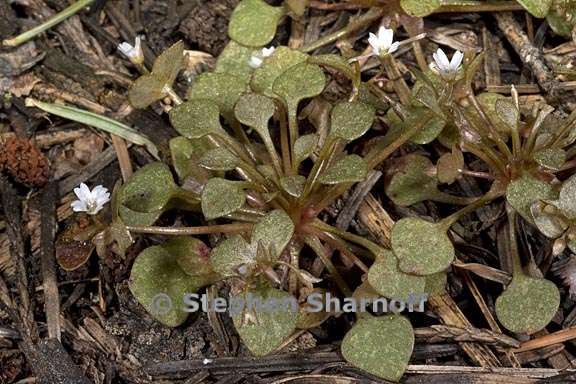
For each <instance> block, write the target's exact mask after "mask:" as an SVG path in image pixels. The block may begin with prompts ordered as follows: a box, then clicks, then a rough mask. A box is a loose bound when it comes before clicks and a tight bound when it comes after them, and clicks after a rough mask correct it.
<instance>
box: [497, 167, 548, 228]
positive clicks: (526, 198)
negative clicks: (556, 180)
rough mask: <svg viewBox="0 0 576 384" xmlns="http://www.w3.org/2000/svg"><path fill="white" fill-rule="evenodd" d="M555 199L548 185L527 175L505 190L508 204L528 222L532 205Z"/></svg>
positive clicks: (530, 219)
mask: <svg viewBox="0 0 576 384" xmlns="http://www.w3.org/2000/svg"><path fill="white" fill-rule="evenodd" d="M555 197H556V196H555V193H554V190H553V188H552V186H551V185H550V183H546V182H544V181H541V180H538V179H535V178H534V177H532V176H530V175H527V174H526V175H524V176H522V177H521V178H519V179H516V180H513V181H512V182H511V183H510V184H508V188H507V189H506V199H507V200H508V203H510V205H512V207H513V208H514V209H515V210H516V211H517V212H518V213H519V214H520V215H521V216H522V217H523V218H524V219H526V220H527V221H529V222H532V215H531V213H530V207H531V206H532V204H534V203H535V202H536V201H539V200H551V199H554V198H555Z"/></svg>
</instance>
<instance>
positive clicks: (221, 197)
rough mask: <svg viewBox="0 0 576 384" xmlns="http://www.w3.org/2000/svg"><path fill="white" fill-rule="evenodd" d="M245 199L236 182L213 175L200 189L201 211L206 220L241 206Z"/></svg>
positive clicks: (244, 194)
mask: <svg viewBox="0 0 576 384" xmlns="http://www.w3.org/2000/svg"><path fill="white" fill-rule="evenodd" d="M245 200H246V193H245V192H244V191H243V190H242V189H241V188H240V187H239V185H238V182H235V181H230V180H226V179H221V178H219V177H214V178H212V179H210V180H209V181H208V182H207V183H206V185H205V186H204V190H203V191H202V213H204V217H205V218H206V220H213V219H217V218H219V217H222V216H226V215H227V214H229V213H232V212H234V211H236V210H238V209H239V208H242V206H243V205H244V201H245Z"/></svg>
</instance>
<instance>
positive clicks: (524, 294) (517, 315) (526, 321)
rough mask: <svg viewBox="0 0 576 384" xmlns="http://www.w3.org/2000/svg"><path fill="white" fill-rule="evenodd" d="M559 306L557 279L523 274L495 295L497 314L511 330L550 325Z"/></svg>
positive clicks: (519, 330) (535, 328) (529, 329)
mask: <svg viewBox="0 0 576 384" xmlns="http://www.w3.org/2000/svg"><path fill="white" fill-rule="evenodd" d="M559 306H560V292H559V291H558V288H557V287H556V285H554V283H552V282H550V281H548V280H545V279H534V278H531V277H527V276H521V277H519V278H518V277H516V278H514V279H512V282H511V283H510V285H509V286H508V287H507V288H506V290H505V291H504V292H503V293H502V294H501V295H500V297H498V299H496V315H497V316H498V320H499V321H500V323H502V325H503V326H504V327H506V329H508V330H509V331H512V332H516V333H528V334H531V333H534V332H537V331H539V330H541V329H543V328H544V327H545V326H546V325H548V323H549V322H550V321H551V320H552V317H554V315H555V314H556V311H558V307H559Z"/></svg>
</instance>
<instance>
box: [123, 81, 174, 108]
mask: <svg viewBox="0 0 576 384" xmlns="http://www.w3.org/2000/svg"><path fill="white" fill-rule="evenodd" d="M164 85H165V84H164V83H163V82H162V80H160V79H158V78H156V77H154V76H153V75H152V74H148V75H142V76H140V77H139V78H137V79H136V81H134V83H133V84H132V85H131V86H130V90H129V91H128V101H130V104H131V105H132V106H133V107H134V108H139V109H144V108H147V107H148V106H150V105H151V104H152V103H155V102H156V101H158V100H161V99H163V98H164V97H165V96H166V93H165V92H164Z"/></svg>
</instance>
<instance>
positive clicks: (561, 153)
mask: <svg viewBox="0 0 576 384" xmlns="http://www.w3.org/2000/svg"><path fill="white" fill-rule="evenodd" d="M534 160H536V162H537V163H538V164H540V165H541V166H543V167H545V168H548V169H551V170H553V171H558V170H560V168H562V166H563V165H564V163H565V162H566V151H565V150H563V149H562V148H545V149H542V150H540V151H538V152H536V153H535V154H534Z"/></svg>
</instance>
